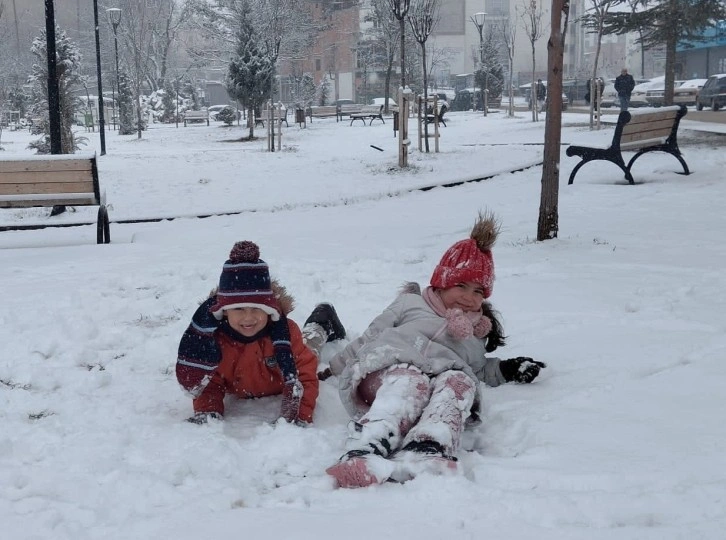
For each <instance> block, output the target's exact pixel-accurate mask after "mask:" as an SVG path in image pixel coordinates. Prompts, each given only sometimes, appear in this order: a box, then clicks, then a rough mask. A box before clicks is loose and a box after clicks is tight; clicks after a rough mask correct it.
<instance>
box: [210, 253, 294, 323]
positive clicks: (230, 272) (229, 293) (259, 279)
mask: <svg viewBox="0 0 726 540" xmlns="http://www.w3.org/2000/svg"><path fill="white" fill-rule="evenodd" d="M242 307H255V308H259V309H261V310H262V311H264V312H265V313H267V314H268V315H270V317H271V318H272V320H273V321H278V320H280V306H279V305H278V303H277V299H276V298H275V295H274V293H273V292H272V287H271V284H270V269H269V268H268V266H267V263H266V262H265V261H263V260H262V259H260V248H259V247H257V244H255V243H254V242H249V241H247V240H245V241H243V242H237V243H236V244H235V245H234V246H233V247H232V251H231V252H230V253H229V260H228V261H227V262H225V263H224V266H223V267H222V275H221V276H219V289H218V290H217V301H216V302H215V303H214V305H212V306H211V307H210V308H209V311H210V312H211V313H212V315H214V316H215V317H216V318H217V319H221V318H222V312H223V311H224V310H225V309H234V308H242Z"/></svg>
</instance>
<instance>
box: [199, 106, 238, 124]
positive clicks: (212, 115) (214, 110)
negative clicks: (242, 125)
mask: <svg viewBox="0 0 726 540" xmlns="http://www.w3.org/2000/svg"><path fill="white" fill-rule="evenodd" d="M225 107H231V108H232V109H234V107H233V106H232V105H212V106H211V107H207V111H209V119H210V120H214V121H216V120H217V114H219V111H221V110H222V109H224V108H225ZM237 117H238V119H239V118H241V117H242V113H241V112H239V111H237Z"/></svg>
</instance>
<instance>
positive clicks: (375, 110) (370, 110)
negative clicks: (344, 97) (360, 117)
mask: <svg viewBox="0 0 726 540" xmlns="http://www.w3.org/2000/svg"><path fill="white" fill-rule="evenodd" d="M360 112H362V113H366V114H383V105H364V106H363V107H361V110H360Z"/></svg>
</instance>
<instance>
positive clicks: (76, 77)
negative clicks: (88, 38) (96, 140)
mask: <svg viewBox="0 0 726 540" xmlns="http://www.w3.org/2000/svg"><path fill="white" fill-rule="evenodd" d="M55 35H56V40H55V41H56V43H55V50H56V57H57V58H56V62H57V68H56V69H57V75H58V97H59V103H60V121H61V153H62V154H73V153H74V152H75V151H76V150H78V144H79V143H83V142H84V141H85V140H86V138H85V137H78V138H74V136H73V124H74V123H75V114H76V111H79V110H81V109H82V107H83V103H82V102H81V100H80V99H79V98H78V97H76V96H77V93H78V91H79V90H81V89H82V88H83V84H82V80H81V54H80V52H79V50H78V47H77V46H76V44H75V43H73V42H72V41H71V40H70V39H69V38H68V36H67V35H66V33H65V32H64V31H63V30H61V29H60V28H56V30H55ZM31 52H32V53H33V56H34V57H35V62H34V63H33V67H32V71H31V75H30V77H29V78H28V82H29V83H30V85H31V100H32V105H31V115H33V116H36V117H39V118H42V120H41V122H40V126H38V127H36V131H35V132H36V133H42V134H43V137H41V138H40V139H38V140H37V141H33V142H31V143H30V144H29V145H28V148H33V149H35V150H36V151H37V152H38V153H39V154H50V125H49V114H48V62H47V53H46V37H45V30H43V31H42V32H41V33H40V36H38V37H36V38H35V39H34V40H33V46H32V48H31Z"/></svg>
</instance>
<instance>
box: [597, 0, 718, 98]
mask: <svg viewBox="0 0 726 540" xmlns="http://www.w3.org/2000/svg"><path fill="white" fill-rule="evenodd" d="M626 2H627V0H619V1H617V0H616V1H614V3H616V4H624V3H626ZM630 4H631V5H632V6H633V11H632V12H623V11H614V10H611V11H610V12H608V14H607V15H606V16H605V21H604V26H603V33H605V34H626V33H628V32H639V33H640V37H639V38H638V39H637V41H636V42H637V43H640V44H641V46H643V47H644V48H646V49H649V48H652V47H656V46H660V45H665V50H666V65H665V95H664V100H665V104H666V105H671V104H672V103H673V83H674V80H675V65H676V45H677V44H679V43H680V44H681V45H685V46H692V43H696V42H699V41H703V40H704V35H703V34H704V31H705V30H706V29H708V28H712V27H713V26H715V25H716V24H717V22H718V21H722V20H724V19H726V4H724V2H723V0H636V1H635V2H632V0H631V2H630Z"/></svg>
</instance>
